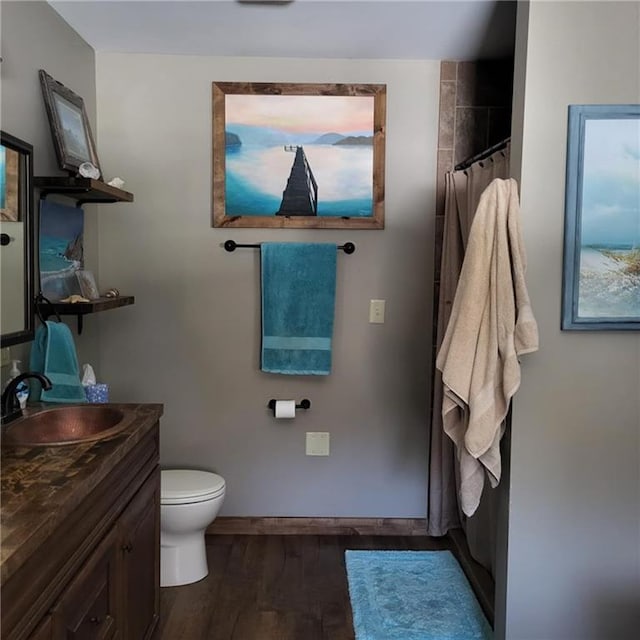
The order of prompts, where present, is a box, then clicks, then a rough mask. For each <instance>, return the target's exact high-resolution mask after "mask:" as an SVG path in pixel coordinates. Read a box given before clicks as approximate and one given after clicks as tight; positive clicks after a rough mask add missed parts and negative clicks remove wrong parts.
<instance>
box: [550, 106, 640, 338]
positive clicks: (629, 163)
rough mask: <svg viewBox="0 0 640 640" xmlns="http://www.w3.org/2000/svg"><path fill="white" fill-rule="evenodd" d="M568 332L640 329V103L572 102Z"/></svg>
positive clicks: (565, 325)
mask: <svg viewBox="0 0 640 640" xmlns="http://www.w3.org/2000/svg"><path fill="white" fill-rule="evenodd" d="M568 126H569V128H568V143H567V180H566V193H565V232H564V281H563V292H562V325H561V326H562V329H564V330H600V331H602V330H636V331H637V330H640V105H570V106H569V123H568Z"/></svg>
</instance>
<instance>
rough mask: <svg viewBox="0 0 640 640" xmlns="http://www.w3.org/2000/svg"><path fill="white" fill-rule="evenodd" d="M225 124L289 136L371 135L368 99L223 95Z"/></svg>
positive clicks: (371, 99)
mask: <svg viewBox="0 0 640 640" xmlns="http://www.w3.org/2000/svg"><path fill="white" fill-rule="evenodd" d="M225 100H226V103H225V109H226V122H227V124H246V125H254V126H257V127H268V128H272V129H280V130H282V131H287V132H290V133H301V132H309V131H316V132H319V133H328V132H335V133H341V134H349V133H352V132H367V131H370V132H373V97H369V96H348V97H344V96H247V95H233V94H231V95H227V96H225Z"/></svg>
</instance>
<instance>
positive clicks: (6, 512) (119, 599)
mask: <svg viewBox="0 0 640 640" xmlns="http://www.w3.org/2000/svg"><path fill="white" fill-rule="evenodd" d="M110 406H114V407H118V408H121V409H123V410H125V411H127V412H134V413H135V416H134V419H133V420H132V422H131V425H130V426H129V427H127V428H126V429H125V430H124V431H122V432H120V433H119V434H118V435H116V436H115V437H113V438H110V439H108V440H98V441H94V442H86V443H81V444H74V445H65V446H48V447H27V446H22V447H14V446H11V447H8V446H3V447H2V452H1V460H0V463H1V479H2V486H1V496H0V498H1V518H2V530H1V538H0V572H1V587H0V599H1V608H2V609H1V610H2V620H1V629H0V636H1V637H2V638H3V640H23V639H24V640H27V639H28V640H58V639H60V640H62V639H65V640H72V639H75V640H93V639H96V640H97V639H98V638H100V639H101V640H108V639H110V638H114V639H115V638H117V639H119V640H146V639H148V638H150V637H151V636H152V634H153V631H154V629H155V626H156V624H157V621H158V615H159V594H160V579H159V571H160V564H159V560H160V468H159V464H158V462H159V419H160V416H161V415H162V405H155V404H154V405H148V404H147V405H139V404H124V405H110Z"/></svg>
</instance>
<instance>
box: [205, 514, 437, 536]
mask: <svg viewBox="0 0 640 640" xmlns="http://www.w3.org/2000/svg"><path fill="white" fill-rule="evenodd" d="M207 534H208V535H213V534H228V535H231V534H233V535H316V536H426V535H427V525H426V520H425V519H424V518H258V517H245V518H243V517H220V518H216V519H215V520H214V521H213V524H211V525H209V527H208V528H207Z"/></svg>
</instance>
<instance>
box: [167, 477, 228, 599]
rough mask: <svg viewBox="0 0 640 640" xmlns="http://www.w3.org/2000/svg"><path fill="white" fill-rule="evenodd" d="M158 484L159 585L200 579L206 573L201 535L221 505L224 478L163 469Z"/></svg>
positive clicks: (188, 582) (172, 585) (205, 558)
mask: <svg viewBox="0 0 640 640" xmlns="http://www.w3.org/2000/svg"><path fill="white" fill-rule="evenodd" d="M160 485H161V486H160V586H161V587H175V586H178V585H183V584H190V583H192V582H197V581H198V580H202V578H204V577H205V576H206V575H207V574H208V573H209V567H208V566H207V554H206V549H205V544H204V533H205V530H206V528H207V527H208V526H209V525H210V524H211V523H212V522H213V521H214V520H215V517H216V516H217V515H218V511H219V510H220V507H221V506H222V502H223V500H224V494H225V482H224V478H222V477H221V476H219V475H217V474H215V473H210V472H208V471H196V470H191V469H163V470H162V472H161V481H160Z"/></svg>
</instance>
